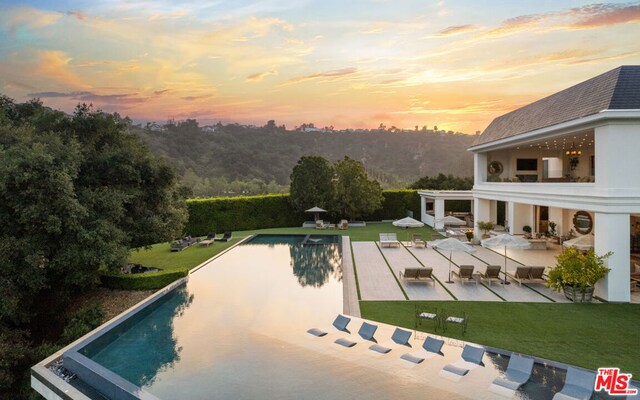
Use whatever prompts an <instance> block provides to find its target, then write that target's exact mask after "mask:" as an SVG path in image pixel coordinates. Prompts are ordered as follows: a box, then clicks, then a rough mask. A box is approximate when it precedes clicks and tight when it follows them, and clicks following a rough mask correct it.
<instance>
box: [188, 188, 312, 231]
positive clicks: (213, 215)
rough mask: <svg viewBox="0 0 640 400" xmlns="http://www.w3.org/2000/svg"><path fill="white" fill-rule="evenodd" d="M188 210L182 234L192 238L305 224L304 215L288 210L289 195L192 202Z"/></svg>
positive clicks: (192, 200)
mask: <svg viewBox="0 0 640 400" xmlns="http://www.w3.org/2000/svg"><path fill="white" fill-rule="evenodd" d="M187 208H188V210H189V221H188V222H187V226H186V227H185V233H186V234H188V235H192V236H196V235H199V236H202V235H206V234H207V232H224V231H243V230H251V229H264V228H281V227H287V226H299V225H302V222H303V221H304V215H300V214H299V213H297V212H296V211H294V210H293V208H292V207H291V204H290V203H289V195H288V194H276V195H266V196H243V197H219V198H209V199H191V200H187Z"/></svg>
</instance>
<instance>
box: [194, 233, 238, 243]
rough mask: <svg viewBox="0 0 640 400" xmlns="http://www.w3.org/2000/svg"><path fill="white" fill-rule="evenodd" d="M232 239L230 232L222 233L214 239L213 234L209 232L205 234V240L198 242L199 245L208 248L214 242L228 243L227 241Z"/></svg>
mask: <svg viewBox="0 0 640 400" xmlns="http://www.w3.org/2000/svg"><path fill="white" fill-rule="evenodd" d="M232 237H233V234H232V233H231V232H225V233H223V234H222V237H216V233H215V232H209V233H208V234H207V238H206V239H204V240H201V241H200V245H202V246H207V247H208V246H209V245H210V244H211V243H214V242H228V241H229V240H231V239H232Z"/></svg>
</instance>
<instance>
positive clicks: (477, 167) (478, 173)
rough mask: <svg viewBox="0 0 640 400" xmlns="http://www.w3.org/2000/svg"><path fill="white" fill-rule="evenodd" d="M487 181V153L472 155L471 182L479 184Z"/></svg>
mask: <svg viewBox="0 0 640 400" xmlns="http://www.w3.org/2000/svg"><path fill="white" fill-rule="evenodd" d="M486 180H487V153H474V154H473V181H474V184H476V185H477V184H479V183H481V182H485V181H486Z"/></svg>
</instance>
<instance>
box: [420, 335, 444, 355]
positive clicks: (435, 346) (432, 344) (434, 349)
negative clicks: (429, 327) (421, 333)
mask: <svg viewBox="0 0 640 400" xmlns="http://www.w3.org/2000/svg"><path fill="white" fill-rule="evenodd" d="M443 345H444V340H440V339H434V338H432V337H431V336H427V338H426V339H425V340H424V343H422V348H423V349H425V350H426V351H428V352H430V353H436V354H440V355H442V346H443Z"/></svg>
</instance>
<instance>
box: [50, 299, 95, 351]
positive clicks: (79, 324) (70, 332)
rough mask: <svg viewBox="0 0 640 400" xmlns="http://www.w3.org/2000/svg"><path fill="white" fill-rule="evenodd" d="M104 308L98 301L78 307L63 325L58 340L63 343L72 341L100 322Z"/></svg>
mask: <svg viewBox="0 0 640 400" xmlns="http://www.w3.org/2000/svg"><path fill="white" fill-rule="evenodd" d="M104 315H105V313H104V309H103V308H102V305H100V304H99V303H95V304H93V305H90V306H87V307H84V308H82V309H80V310H79V311H78V312H77V313H76V314H75V315H74V316H73V317H72V318H71V320H70V321H69V323H68V324H67V326H65V327H64V330H63V331H62V335H61V336H60V342H61V343H62V344H64V345H66V344H68V343H71V342H73V341H74V340H76V339H78V338H79V337H81V336H83V335H85V334H87V333H88V332H90V331H92V330H93V329H95V328H97V327H98V326H100V324H102V320H103V319H104Z"/></svg>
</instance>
